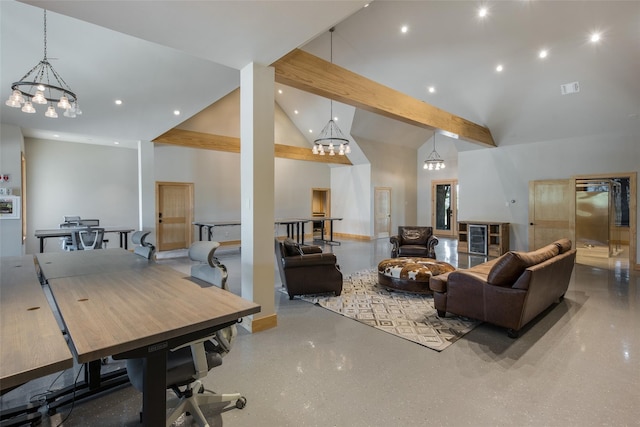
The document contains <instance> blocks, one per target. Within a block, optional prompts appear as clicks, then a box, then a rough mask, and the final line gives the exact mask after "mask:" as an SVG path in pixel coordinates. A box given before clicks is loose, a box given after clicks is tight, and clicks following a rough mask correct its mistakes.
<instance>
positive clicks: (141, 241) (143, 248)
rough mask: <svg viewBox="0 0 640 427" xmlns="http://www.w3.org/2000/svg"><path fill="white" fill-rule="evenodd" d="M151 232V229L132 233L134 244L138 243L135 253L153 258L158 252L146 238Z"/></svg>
mask: <svg viewBox="0 0 640 427" xmlns="http://www.w3.org/2000/svg"><path fill="white" fill-rule="evenodd" d="M149 234H151V232H150V231H142V230H140V231H135V232H134V233H133V234H132V235H131V241H132V242H133V244H135V245H138V246H136V247H135V248H133V253H134V254H136V255H140V256H141V257H143V258H146V259H151V258H152V257H153V254H154V253H155V252H156V247H155V246H153V245H152V244H151V243H149V242H147V241H146V240H145V239H146V238H147V236H148V235H149Z"/></svg>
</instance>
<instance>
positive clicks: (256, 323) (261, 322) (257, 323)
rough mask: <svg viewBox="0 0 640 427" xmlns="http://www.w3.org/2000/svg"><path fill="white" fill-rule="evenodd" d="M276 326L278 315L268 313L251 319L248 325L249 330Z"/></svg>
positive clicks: (258, 330)
mask: <svg viewBox="0 0 640 427" xmlns="http://www.w3.org/2000/svg"><path fill="white" fill-rule="evenodd" d="M276 326H278V315H277V314H270V315H268V316H264V317H261V318H259V319H252V320H251V326H250V327H251V330H250V331H249V332H252V333H255V332H262V331H266V330H267V329H271V328H275V327H276Z"/></svg>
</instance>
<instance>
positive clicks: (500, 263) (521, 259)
mask: <svg viewBox="0 0 640 427" xmlns="http://www.w3.org/2000/svg"><path fill="white" fill-rule="evenodd" d="M559 251H560V249H559V247H558V245H556V244H553V243H552V244H550V245H547V246H545V247H543V248H540V249H537V250H535V251H531V252H516V251H509V252H507V253H506V254H504V255H502V256H501V257H500V258H498V259H497V260H496V262H495V264H493V267H491V270H490V271H489V275H488V276H487V283H489V284H491V285H495V286H511V285H513V283H514V282H515V281H516V280H518V277H520V275H521V274H522V273H523V272H524V270H525V269H526V268H527V267H531V266H532V265H536V264H540V263H541V262H544V261H546V260H548V259H551V258H553V257H554V256H556V255H558V253H559Z"/></svg>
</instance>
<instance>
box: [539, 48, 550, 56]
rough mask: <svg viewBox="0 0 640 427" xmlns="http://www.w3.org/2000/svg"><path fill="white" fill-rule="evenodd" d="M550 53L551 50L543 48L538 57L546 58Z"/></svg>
mask: <svg viewBox="0 0 640 427" xmlns="http://www.w3.org/2000/svg"><path fill="white" fill-rule="evenodd" d="M548 54H549V52H548V51H547V50H546V49H542V50H541V51H540V52H539V53H538V57H539V58H546V57H547V55H548Z"/></svg>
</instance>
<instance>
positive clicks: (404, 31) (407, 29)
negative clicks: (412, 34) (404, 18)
mask: <svg viewBox="0 0 640 427" xmlns="http://www.w3.org/2000/svg"><path fill="white" fill-rule="evenodd" d="M400 31H401V32H403V33H406V32H407V31H409V27H408V26H406V25H403V26H402V27H401V28H400Z"/></svg>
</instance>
